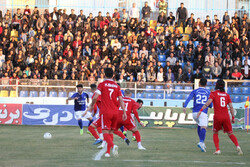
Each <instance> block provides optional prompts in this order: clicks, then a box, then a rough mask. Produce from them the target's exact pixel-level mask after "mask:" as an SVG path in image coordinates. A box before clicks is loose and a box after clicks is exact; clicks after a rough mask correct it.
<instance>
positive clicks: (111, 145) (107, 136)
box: [103, 133, 114, 154]
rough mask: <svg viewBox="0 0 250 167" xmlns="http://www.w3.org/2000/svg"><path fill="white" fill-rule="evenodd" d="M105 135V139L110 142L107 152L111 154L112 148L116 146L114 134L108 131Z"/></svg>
mask: <svg viewBox="0 0 250 167" xmlns="http://www.w3.org/2000/svg"><path fill="white" fill-rule="evenodd" d="M103 137H104V140H105V141H106V142H107V144H108V145H107V152H106V153H108V154H110V150H111V148H112V147H113V146H114V143H113V139H112V137H113V134H107V133H105V134H103Z"/></svg>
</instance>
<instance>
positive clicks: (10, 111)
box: [0, 103, 247, 129]
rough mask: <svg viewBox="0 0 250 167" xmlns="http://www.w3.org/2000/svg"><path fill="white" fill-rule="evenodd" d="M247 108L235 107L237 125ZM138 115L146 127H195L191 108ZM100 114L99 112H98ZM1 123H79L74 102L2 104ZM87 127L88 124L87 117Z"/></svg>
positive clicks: (144, 109) (154, 110) (144, 110)
mask: <svg viewBox="0 0 250 167" xmlns="http://www.w3.org/2000/svg"><path fill="white" fill-rule="evenodd" d="M245 112H246V111H245V110H244V109H236V113H235V118H236V119H235V120H236V121H235V123H234V124H233V127H234V128H242V129H243V128H244V127H245V122H247V121H246V120H245V119H244V118H245V115H246V113H245ZM138 113H139V117H140V119H141V121H142V122H143V123H144V125H145V126H146V127H165V128H174V127H195V124H196V123H195V122H194V120H193V118H192V111H191V109H188V110H187V113H186V114H185V113H183V109H182V108H178V107H142V108H141V109H140V110H139V112H138ZM213 115H214V114H213V110H212V109H209V111H208V119H209V124H208V126H209V127H211V126H212V124H213ZM97 117H98V115H97ZM0 124H16V125H65V126H77V121H76V120H75V118H74V106H73V105H31V104H7V103H1V104H0ZM83 124H84V126H87V125H88V121H87V120H86V119H84V120H83Z"/></svg>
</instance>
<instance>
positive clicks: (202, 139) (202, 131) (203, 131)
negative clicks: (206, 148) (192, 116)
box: [200, 128, 207, 143]
mask: <svg viewBox="0 0 250 167" xmlns="http://www.w3.org/2000/svg"><path fill="white" fill-rule="evenodd" d="M206 132H207V130H206V129H204V128H202V129H201V131H200V142H202V143H203V142H204V141H205V138H206Z"/></svg>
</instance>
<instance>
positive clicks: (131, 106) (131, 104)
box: [118, 97, 140, 123]
mask: <svg viewBox="0 0 250 167" xmlns="http://www.w3.org/2000/svg"><path fill="white" fill-rule="evenodd" d="M123 102H124V106H125V110H126V114H127V119H128V120H129V119H130V118H131V114H132V113H133V114H134V115H135V117H136V119H137V121H138V122H139V123H140V119H139V115H138V112H137V109H138V108H139V104H138V103H137V102H135V101H134V100H133V99H131V98H130V97H123ZM122 115H123V110H122V108H121V107H120V108H119V116H118V118H119V119H122Z"/></svg>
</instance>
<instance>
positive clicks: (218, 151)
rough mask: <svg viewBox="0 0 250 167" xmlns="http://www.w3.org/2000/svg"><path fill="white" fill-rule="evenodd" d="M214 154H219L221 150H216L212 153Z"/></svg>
mask: <svg viewBox="0 0 250 167" xmlns="http://www.w3.org/2000/svg"><path fill="white" fill-rule="evenodd" d="M213 154H214V155H220V154H221V151H220V150H217V151H215V152H214V153H213Z"/></svg>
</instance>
